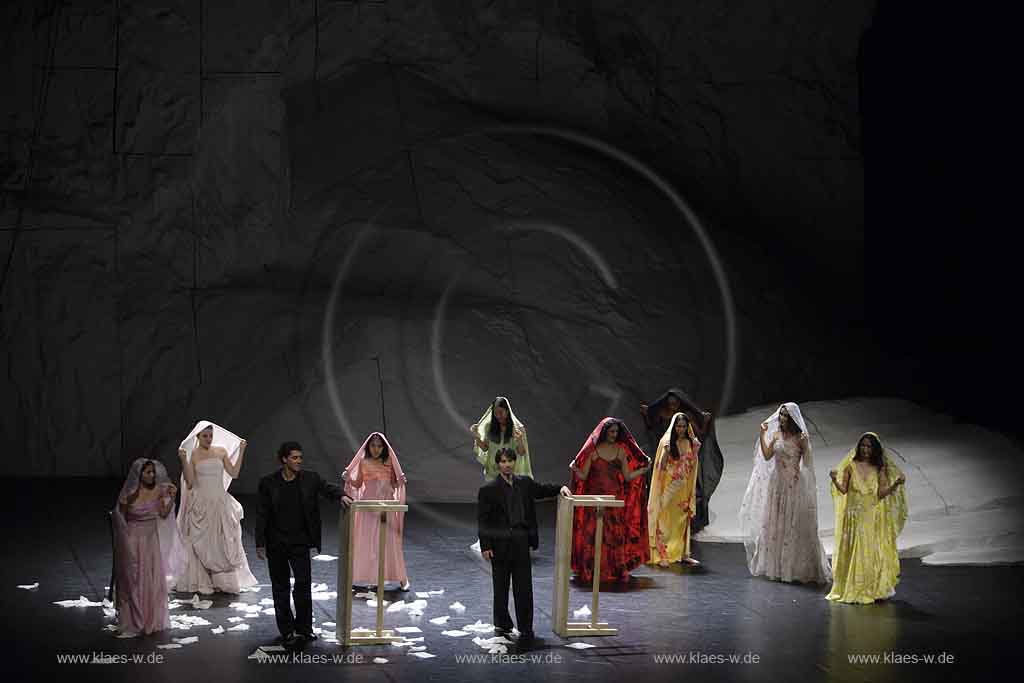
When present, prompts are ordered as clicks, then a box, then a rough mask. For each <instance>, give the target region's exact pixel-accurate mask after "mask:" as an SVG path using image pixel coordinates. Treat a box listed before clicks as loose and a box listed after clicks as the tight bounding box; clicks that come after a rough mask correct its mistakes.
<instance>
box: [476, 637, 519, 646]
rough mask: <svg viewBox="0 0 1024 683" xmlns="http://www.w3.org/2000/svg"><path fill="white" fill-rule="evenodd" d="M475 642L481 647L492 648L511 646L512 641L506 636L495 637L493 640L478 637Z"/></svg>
mask: <svg viewBox="0 0 1024 683" xmlns="http://www.w3.org/2000/svg"><path fill="white" fill-rule="evenodd" d="M473 642H474V643H476V644H477V645H479V646H480V647H491V646H492V645H511V644H512V641H511V640H509V639H508V638H506V637H505V636H494V637H493V638H481V637H480V636H477V637H476V638H474V639H473Z"/></svg>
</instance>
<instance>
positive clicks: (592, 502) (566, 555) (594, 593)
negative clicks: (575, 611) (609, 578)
mask: <svg viewBox="0 0 1024 683" xmlns="http://www.w3.org/2000/svg"><path fill="white" fill-rule="evenodd" d="M625 505H626V503H625V501H621V500H619V499H618V498H616V497H615V496H568V497H566V496H559V498H558V516H557V518H556V521H555V581H554V583H555V587H554V601H553V607H552V613H551V622H552V624H553V629H552V630H554V632H555V633H557V634H558V635H560V636H561V637H563V638H575V637H577V636H614V635H616V634H617V633H618V629H615V628H612V627H611V626H609V625H608V623H607V622H604V621H599V620H598V596H599V595H600V593H601V543H602V534H603V532H604V510H605V508H621V507H625ZM577 507H592V508H597V509H596V510H595V512H596V514H597V530H596V532H595V533H594V581H593V587H592V589H591V598H590V621H589V622H585V621H575V622H574V621H569V575H570V573H571V572H572V570H571V568H570V564H571V563H570V558H571V556H572V520H573V512H575V510H576V508H577Z"/></svg>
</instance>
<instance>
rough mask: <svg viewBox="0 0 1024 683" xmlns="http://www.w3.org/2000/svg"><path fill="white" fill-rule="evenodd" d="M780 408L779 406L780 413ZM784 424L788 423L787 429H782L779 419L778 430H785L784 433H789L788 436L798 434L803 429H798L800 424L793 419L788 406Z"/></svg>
mask: <svg viewBox="0 0 1024 683" xmlns="http://www.w3.org/2000/svg"><path fill="white" fill-rule="evenodd" d="M783 407H785V406H783ZM781 410H782V409H781V408H780V409H779V411H780V413H779V414H780V415H781V414H782V413H781ZM786 424H788V425H789V429H783V428H782V420H779V431H781V432H785V433H786V434H789V435H790V436H793V435H796V436H799V435H800V434H802V433H803V431H804V430H802V429H800V425H799V424H798V423H797V421H796V420H794V419H793V416H792V415H791V414H790V412H789V408H786Z"/></svg>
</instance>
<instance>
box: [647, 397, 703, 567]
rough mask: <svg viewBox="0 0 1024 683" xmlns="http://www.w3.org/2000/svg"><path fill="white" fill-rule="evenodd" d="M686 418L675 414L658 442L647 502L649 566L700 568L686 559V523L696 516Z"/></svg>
mask: <svg viewBox="0 0 1024 683" xmlns="http://www.w3.org/2000/svg"><path fill="white" fill-rule="evenodd" d="M698 449H700V441H699V440H698V439H697V437H696V436H695V435H694V433H693V427H692V426H691V425H690V420H689V418H688V417H687V416H686V415H685V414H684V413H676V414H675V415H673V416H672V420H671V421H670V422H669V425H668V429H666V430H665V434H664V435H663V436H662V437H661V441H659V442H658V450H657V454H656V455H655V456H654V474H652V475H651V493H650V498H649V499H648V501H647V520H648V521H647V523H648V526H647V536H648V540H649V542H650V546H651V559H650V560H649V562H650V563H651V564H655V563H656V564H658V565H660V566H662V567H667V566H669V563H671V562H683V563H686V564H689V565H697V564H700V563H699V562H698V561H697V560H695V559H693V558H692V557H690V520H691V519H692V518H693V516H694V514H696V512H697V469H698V461H697V451H698Z"/></svg>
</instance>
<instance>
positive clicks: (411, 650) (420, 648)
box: [409, 645, 427, 652]
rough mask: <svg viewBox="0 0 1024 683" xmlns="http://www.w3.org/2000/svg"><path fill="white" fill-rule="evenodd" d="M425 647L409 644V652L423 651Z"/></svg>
mask: <svg viewBox="0 0 1024 683" xmlns="http://www.w3.org/2000/svg"><path fill="white" fill-rule="evenodd" d="M426 649H427V646H426V645H410V646H409V652H424V651H425V650H426Z"/></svg>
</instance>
